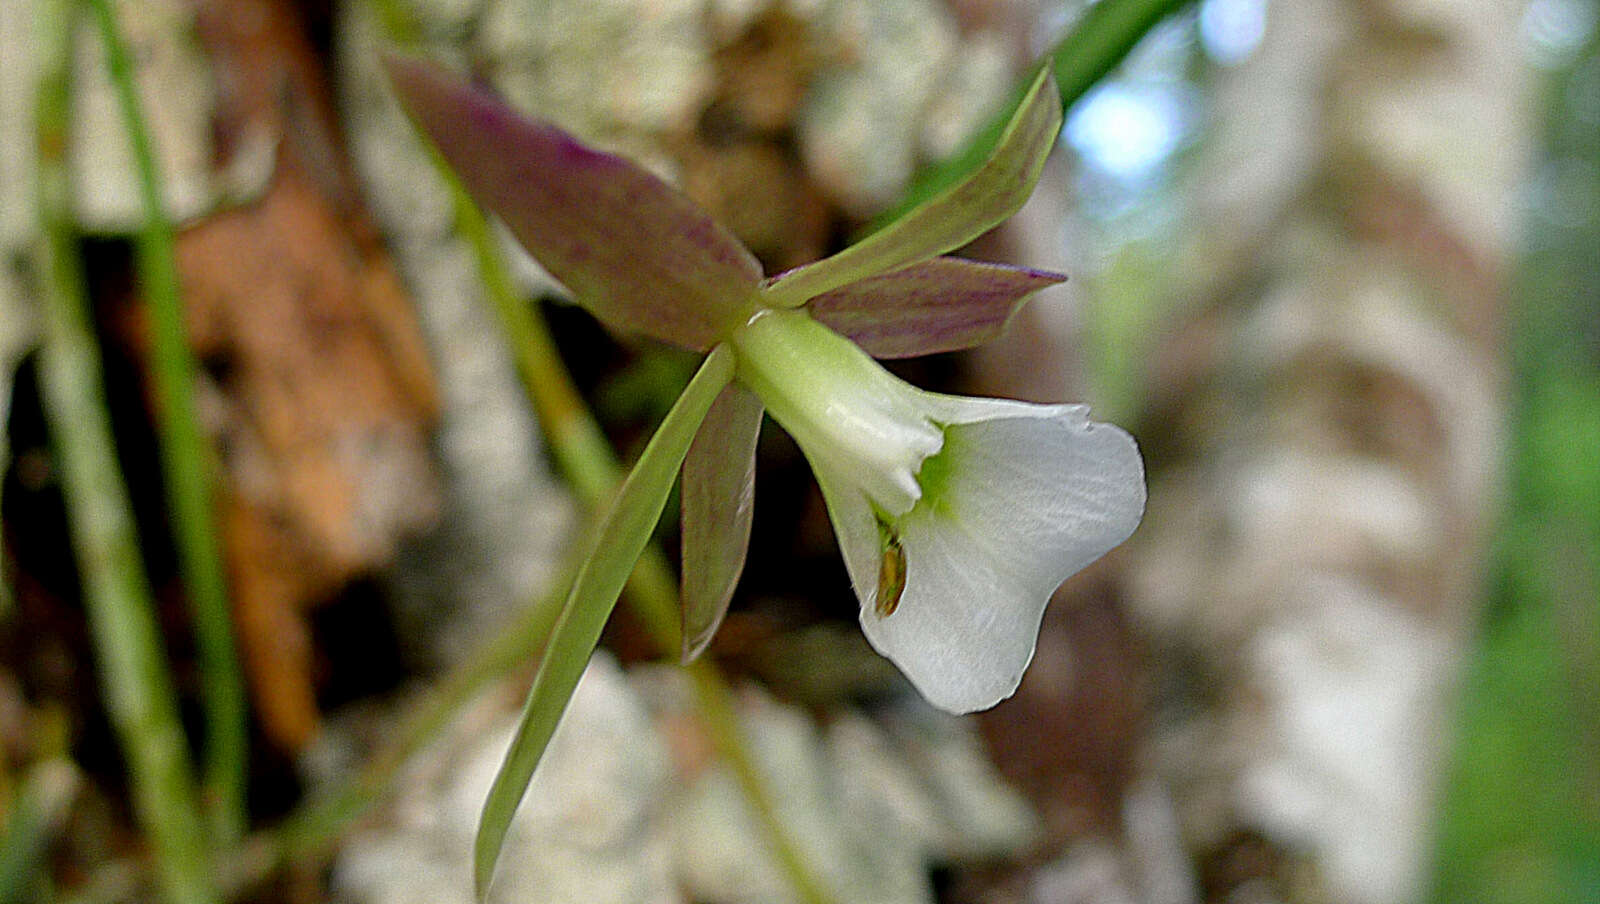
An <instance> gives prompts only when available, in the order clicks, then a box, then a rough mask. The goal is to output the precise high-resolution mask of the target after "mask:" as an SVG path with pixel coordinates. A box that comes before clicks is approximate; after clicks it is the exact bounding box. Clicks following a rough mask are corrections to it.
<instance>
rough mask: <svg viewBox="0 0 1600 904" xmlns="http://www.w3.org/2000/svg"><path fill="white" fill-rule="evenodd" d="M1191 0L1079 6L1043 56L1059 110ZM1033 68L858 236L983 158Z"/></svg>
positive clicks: (1120, 0) (1105, 0)
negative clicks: (981, 122)
mask: <svg viewBox="0 0 1600 904" xmlns="http://www.w3.org/2000/svg"><path fill="white" fill-rule="evenodd" d="M1189 2H1190V0H1100V2H1099V3H1096V4H1094V5H1093V6H1090V7H1089V8H1088V9H1086V10H1084V13H1083V17H1082V18H1081V19H1079V20H1078V22H1077V24H1076V25H1074V26H1073V28H1072V30H1071V31H1069V32H1067V34H1066V36H1065V37H1063V38H1062V39H1061V40H1060V41H1058V42H1056V45H1055V46H1054V47H1052V48H1051V49H1050V52H1049V53H1048V54H1047V55H1046V56H1047V58H1048V60H1049V65H1050V66H1051V67H1052V68H1053V69H1054V70H1055V77H1056V87H1057V88H1058V89H1059V90H1060V91H1061V106H1062V108H1063V109H1066V108H1069V107H1071V106H1072V105H1073V104H1074V103H1077V101H1078V99H1079V98H1081V97H1083V95H1084V94H1086V93H1088V91H1089V89H1090V88H1092V87H1094V86H1095V84H1096V83H1097V82H1099V81H1100V80H1101V79H1103V78H1105V77H1106V76H1107V75H1108V74H1110V72H1111V70H1112V69H1114V68H1116V66H1117V64H1118V63H1120V62H1122V58H1123V57H1125V56H1127V55H1128V51H1130V50H1132V49H1133V46H1134V45H1135V44H1137V43H1139V39H1140V38H1143V37H1144V36H1145V34H1146V33H1147V32H1149V31H1150V29H1152V28H1154V27H1155V25H1156V23H1157V22H1160V21H1161V20H1162V19H1164V18H1166V17H1167V16H1169V15H1171V14H1172V13H1174V12H1177V11H1178V10H1179V9H1182V8H1183V7H1184V6H1187V5H1188V4H1189ZM1038 71H1039V70H1038V69H1037V68H1035V69H1034V70H1032V72H1030V73H1029V77H1028V78H1026V79H1024V80H1023V81H1022V84H1021V85H1019V86H1018V88H1017V89H1016V91H1014V92H1013V93H1012V96H1011V100H1010V101H1008V102H1007V103H1006V104H1005V105H1004V106H1003V107H1002V108H1001V109H1000V110H999V111H997V112H996V113H995V115H994V118H992V119H990V120H989V122H988V123H987V124H986V125H985V126H984V127H983V128H982V129H979V130H978V131H977V132H976V133H974V134H973V135H972V137H971V138H969V139H968V140H967V143H966V144H965V145H963V146H962V148H961V150H960V151H957V152H956V153H955V154H953V155H951V156H950V157H949V158H948V159H945V160H942V161H940V162H938V163H935V164H933V165H931V166H929V167H928V168H927V169H925V170H923V171H922V172H920V173H918V174H917V176H916V177H915V178H914V179H913V180H912V182H911V187H910V188H908V189H906V193H905V196H904V197H902V198H901V199H900V201H899V202H898V203H896V204H895V205H894V206H893V207H891V208H889V209H888V210H886V211H884V212H883V213H882V214H880V215H878V216H877V217H876V218H874V219H873V221H872V222H871V223H869V224H868V225H867V228H866V229H864V230H862V234H863V235H867V234H870V233H872V232H876V231H877V230H878V229H881V228H882V227H884V226H886V225H888V224H889V223H892V222H894V221H895V220H896V219H898V218H899V217H900V216H901V215H902V214H904V213H905V212H906V211H908V210H910V209H911V208H913V207H916V206H917V205H918V204H921V203H922V202H923V201H926V200H927V199H929V198H931V197H933V196H934V195H936V194H938V193H939V192H941V191H943V190H944V189H946V188H948V187H950V186H951V185H953V184H955V182H956V180H958V179H960V178H961V177H962V176H963V175H965V174H966V173H967V172H968V171H970V170H971V169H973V168H974V167H976V166H978V165H979V164H980V163H982V162H983V160H984V158H986V157H988V156H989V152H990V151H992V150H993V149H994V146H995V143H996V142H997V141H999V139H1000V133H1001V132H1003V131H1005V126H1006V123H1007V122H1008V121H1010V119H1011V116H1012V114H1013V113H1015V112H1016V110H1017V106H1018V104H1020V103H1021V102H1022V98H1023V96H1024V95H1025V93H1026V91H1027V86H1028V85H1029V84H1030V83H1031V82H1032V81H1033V74H1034V73H1037V72H1038Z"/></svg>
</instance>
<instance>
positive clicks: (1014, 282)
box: [806, 257, 1067, 358]
mask: <svg viewBox="0 0 1600 904" xmlns="http://www.w3.org/2000/svg"><path fill="white" fill-rule="evenodd" d="M1066 279H1067V277H1066V276H1065V275H1064V274H1061V273H1052V272H1050V271H1048V270H1035V269H1033V268H1030V267H1013V266H1011V265H1009V264H992V263H986V262H983V261H969V260H965V259H963V258H958V257H935V258H931V259H929V260H925V261H922V262H920V263H916V264H912V265H911V266H909V267H905V268H903V269H900V270H896V271H894V272H893V273H885V274H883V275H881V276H869V277H867V278H866V279H861V280H857V281H855V282H853V283H850V284H849V285H846V286H842V287H840V288H838V289H834V290H833V291H831V292H826V293H824V294H822V295H819V296H817V297H816V298H813V299H811V301H810V302H809V303H807V305H806V309H807V310H809V311H810V312H811V315H812V316H813V317H815V318H816V319H817V320H818V321H819V322H820V323H822V324H823V325H825V326H827V327H828V328H830V329H832V330H833V331H834V332H837V333H841V334H843V335H844V336H845V338H847V339H849V340H850V341H852V342H854V343H856V344H857V345H859V346H861V347H862V348H863V349H865V350H866V352H867V354H869V355H871V356H872V357H874V358H911V357H915V356H917V355H932V354H937V353H939V352H951V351H960V350H962V349H967V348H972V347H974V346H978V345H982V344H983V343H985V342H988V341H990V340H992V339H995V338H997V337H998V336H999V335H1000V333H1001V331H1002V330H1004V329H1005V325H1006V323H1007V322H1008V321H1009V320H1010V319H1011V315H1013V314H1015V313H1016V312H1017V310H1018V309H1019V308H1021V307H1022V305H1023V304H1024V303H1025V302H1026V301H1027V300H1028V299H1029V298H1030V297H1031V296H1032V295H1033V293H1035V292H1037V291H1039V290H1040V289H1044V288H1048V287H1050V286H1053V285H1056V284H1058V283H1061V282H1064V281H1066Z"/></svg>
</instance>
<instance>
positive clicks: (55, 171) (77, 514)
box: [36, 0, 217, 904]
mask: <svg viewBox="0 0 1600 904" xmlns="http://www.w3.org/2000/svg"><path fill="white" fill-rule="evenodd" d="M36 9H37V11H38V15H39V23H40V25H41V26H43V27H42V28H41V29H40V30H41V32H42V33H43V35H44V40H42V41H41V42H40V44H39V45H37V46H38V47H39V54H40V61H41V66H40V83H39V96H38V113H37V115H38V120H37V129H38V132H37V141H38V168H39V170H38V204H39V222H40V230H41V233H42V240H41V243H40V263H41V267H40V275H41V285H42V288H43V291H42V293H41V295H42V306H43V311H42V313H43V318H44V336H45V341H44V345H43V348H42V350H41V352H40V359H39V364H40V384H41V389H42V391H43V395H44V399H45V403H46V404H45V413H46V417H47V419H48V421H49V424H50V432H51V435H52V438H53V440H54V443H55V447H56V454H57V459H58V461H59V463H60V468H61V483H62V491H63V495H64V496H65V502H66V507H67V522H68V526H69V528H70V530H71V533H72V542H73V548H74V551H75V552H76V554H77V560H78V569H79V573H80V576H81V579H82V583H83V596H84V606H85V609H86V612H87V615H88V620H89V628H90V632H91V638H92V640H93V644H94V650H95V655H96V660H97V664H98V668H99V678H100V683H101V686H102V687H103V688H104V696H105V703H106V708H107V710H108V712H109V715H110V717H111V723H112V726H113V728H114V729H115V730H116V732H117V736H118V740H119V741H120V742H121V744H122V748H123V752H124V755H125V756H126V758H127V763H128V772H129V781H130V784H131V786H132V792H133V802H134V808H135V812H136V813H137V814H138V817H139V821H140V822H141V823H142V824H143V826H144V828H145V830H146V831H147V832H148V833H149V838H150V842H151V847H152V854H153V855H154V858H155V861H156V868H157V872H158V873H159V875H160V878H161V882H162V885H163V887H164V890H165V893H166V898H167V899H168V900H169V901H172V902H175V904H206V902H212V901H216V900H217V897H216V892H215V889H214V888H213V886H212V878H211V870H210V866H211V863H210V857H209V850H208V846H207V843H206V837H205V831H204V822H203V821H202V819H201V818H200V812H201V811H200V807H199V802H198V800H197V796H196V793H195V787H194V778H193V773H192V766H191V764H190V762H189V757H188V742H187V739H186V738H185V737H184V733H183V727H182V725H181V724H180V723H179V721H178V706H177V699H176V694H175V693H174V690H173V683H172V676H171V675H170V674H169V672H168V670H167V663H166V656H165V651H164V650H163V646H162V639H161V630H160V626H159V625H158V623H157V620H156V613H155V604H154V601H153V599H152V598H151V594H150V587H149V582H148V579H147V577H146V575H145V571H144V565H143V562H142V561H141V559H140V556H139V540H138V536H137V534H136V531H135V528H134V521H133V513H132V511H131V507H130V505H129V502H128V490H127V486H126V485H125V484H124V482H123V479H122V472H121V470H120V468H119V466H118V464H117V461H116V457H115V449H116V444H115V438H114V436H113V434H112V431H111V423H110V417H109V416H108V413H107V409H106V403H105V394H104V390H103V389H102V374H101V369H100V348H99V343H98V341H97V340H96V338H95V335H94V327H93V323H92V319H91V317H90V310H89V298H88V293H87V291H86V289H85V286H84V277H83V267H82V262H81V260H80V259H79V256H78V248H77V241H78V236H77V231H76V227H75V225H74V223H73V220H72V213H71V210H72V206H71V203H72V185H71V175H70V172H69V166H68V162H67V135H68V122H69V115H70V113H69V106H70V83H71V69H70V66H71V58H72V57H71V44H72V26H73V21H74V17H73V15H72V13H73V11H74V10H75V9H76V6H75V4H74V3H73V2H71V0H48V2H42V3H40V4H38V5H37V7H36Z"/></svg>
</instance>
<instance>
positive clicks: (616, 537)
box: [472, 346, 734, 901]
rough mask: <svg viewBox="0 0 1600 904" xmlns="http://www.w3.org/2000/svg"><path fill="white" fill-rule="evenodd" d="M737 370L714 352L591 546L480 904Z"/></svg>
mask: <svg viewBox="0 0 1600 904" xmlns="http://www.w3.org/2000/svg"><path fill="white" fill-rule="evenodd" d="M733 371H734V356H733V351H732V350H731V349H729V348H728V347H727V346H718V347H716V348H714V349H712V352H711V354H710V356H708V357H707V358H706V361H705V363H704V364H702V365H701V367H700V370H699V372H698V373H696V374H695V377H694V379H693V380H692V381H690V383H689V386H688V388H686V389H685V390H684V391H683V395H682V396H681V397H679V399H678V401H677V403H676V404H675V405H673V406H672V410H671V411H669V412H668V413H667V417H666V419H665V420H664V421H662V422H661V426H660V427H659V428H658V429H657V430H656V434H655V436H653V437H651V439H650V443H649V444H648V445H647V446H646V447H645V450H644V454H642V455H641V456H640V457H639V462H638V464H636V465H635V466H634V468H633V471H632V472H631V473H630V474H629V475H628V478H627V480H625V481H623V484H622V488H621V490H620V491H618V494H617V498H616V501H615V502H614V503H613V504H612V507H611V510H610V511H609V512H608V513H607V514H606V517H605V520H604V521H603V522H602V524H601V525H600V529H599V530H598V531H597V532H596V533H595V535H594V537H593V539H592V540H591V552H590V554H589V558H588V559H587V560H586V561H585V562H584V564H583V567H582V568H581V569H580V570H579V572H578V576H577V578H576V579H575V580H574V581H573V584H572V590H571V591H570V592H569V593H568V594H567V601H566V604H565V606H563V608H562V611H561V614H560V616H559V617H558V618H557V620H556V625H555V629H554V631H553V632H552V633H551V636H550V642H549V645H548V646H547V647H546V648H545V654H544V659H543V660H542V661H541V662H540V664H539V671H538V673H537V674H536V675H535V676H534V679H533V687H532V688H530V689H529V691H528V700H527V704H526V705H525V706H524V707H523V712H522V718H521V721H520V722H519V723H518V724H517V730H516V735H515V737H514V738H513V739H512V742H511V747H510V749H509V750H508V751H507V752H506V758H505V761H504V762H503V763H502V764H501V766H500V771H499V773H498V774H497V775H496V776H495V780H494V784H493V786H492V787H491V788H490V789H489V796H488V798H487V799H486V800H485V802H484V806H483V815H482V817H481V818H480V819H479V822H478V835H477V839H476V840H475V842H474V845H473V857H472V860H473V879H474V885H475V887H476V889H477V896H478V899H479V900H480V901H481V900H484V899H485V896H486V895H487V894H488V891H489V883H490V880H491V879H493V878H494V868H495V864H496V862H497V861H498V860H499V858H500V849H501V848H502V847H503V846H504V844H505V839H506V834H507V832H509V831H510V828H511V820H512V818H513V817H514V816H515V815H516V811H517V805H518V804H520V803H521V801H522V796H523V793H524V792H525V791H526V790H527V788H528V783H529V782H530V781H532V779H533V773H534V770H535V769H536V768H538V765H539V760H540V759H541V758H542V757H543V756H544V751H545V748H546V747H547V746H549V743H550V737H551V735H553V734H554V733H555V729H556V724H557V723H558V722H559V721H560V719H561V714H562V713H563V712H564V711H565V710H566V707H567V701H569V700H570V699H571V698H572V693H573V691H574V690H576V689H577V686H578V680H579V679H580V678H582V677H583V671H584V668H585V666H587V665H588V662H589V654H590V653H592V652H593V651H594V648H595V645H596V644H598V643H599V641H600V632H601V630H602V629H603V628H604V627H605V624H606V621H607V619H609V618H610V616H611V610H612V608H613V607H614V606H615V605H616V602H617V598H618V596H620V595H621V593H622V586H623V584H625V583H626V582H627V580H628V575H629V574H630V573H631V572H632V570H633V566H634V563H635V562H636V561H637V560H638V558H639V555H640V553H641V552H643V550H644V548H645V545H646V544H647V543H649V541H650V534H651V532H652V531H653V530H654V529H655V525H656V522H657V521H658V520H660V518H661V512H662V509H664V508H665V507H666V503H667V496H668V494H669V493H670V492H671V490H672V482H673V479H674V478H675V477H676V475H677V473H678V468H679V467H680V466H681V465H682V464H683V459H684V456H686V455H687V454H688V452H689V445H690V443H691V442H692V441H693V440H694V437H695V434H696V432H697V431H698V429H699V427H700V424H701V422H702V421H704V420H705V417H706V414H707V413H708V412H709V411H710V410H711V406H712V403H713V402H714V401H715V400H716V398H717V396H718V395H719V394H720V393H721V392H722V389H723V387H725V386H727V385H728V382H729V381H730V380H731V379H732V378H733Z"/></svg>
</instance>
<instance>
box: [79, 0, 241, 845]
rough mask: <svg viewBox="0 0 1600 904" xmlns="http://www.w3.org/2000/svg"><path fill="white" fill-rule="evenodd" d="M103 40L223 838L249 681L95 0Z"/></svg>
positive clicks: (152, 227) (113, 45) (160, 242)
mask: <svg viewBox="0 0 1600 904" xmlns="http://www.w3.org/2000/svg"><path fill="white" fill-rule="evenodd" d="M88 2H89V8H90V9H91V10H92V11H93V13H94V20H95V24H96V26H97V27H98V30H99V32H100V40H101V43H102V44H103V45H104V46H105V54H106V65H107V68H108V69H109V71H110V75H111V83H112V85H113V87H114V88H115V89H116V94H117V103H118V106H120V107H121V109H122V120H123V124H124V126H125V127H126V128H127V130H128V139H129V142H130V143H131V145H132V150H133V162H134V168H135V170H136V171H137V174H138V181H139V200H140V204H141V206H142V207H143V209H144V225H143V228H142V229H141V230H140V232H139V236H138V242H137V250H138V268H139V282H140V285H141V288H142V289H143V293H144V297H145V302H146V304H147V305H148V306H149V307H148V310H149V312H150V326H151V330H150V336H151V362H150V363H151V373H152V378H153V382H154V386H155V395H156V406H155V407H156V423H157V428H158V437H159V439H160V444H161V464H162V477H163V478H164V480H165V483H166V493H167V504H168V506H169V508H170V509H171V512H172V523H173V531H174V541H175V544H176V546H177V554H178V566H179V570H180V572H181V574H182V576H183V585H184V589H185V590H186V591H187V595H188V598H189V605H190V608H191V611H192V614H193V618H194V631H195V642H196V646H197V647H198V656H199V668H200V678H201V680H200V698H201V703H202V705H203V706H204V708H205V725H206V743H205V766H204V771H203V780H202V785H201V787H202V791H203V800H204V802H205V805H206V807H207V811H208V815H209V816H210V817H211V828H212V831H213V832H214V834H215V836H216V839H217V841H218V842H219V843H227V842H232V841H234V840H236V839H237V838H238V837H239V835H240V834H241V833H242V831H243V829H244V823H245V803H244V785H245V763H246V759H247V747H248V740H249V736H248V730H247V726H246V722H245V692H244V678H243V675H242V673H241V671H240V668H239V657H238V654H237V651H236V650H235V648H234V638H233V619H232V617H231V616H232V613H231V611H230V609H229V606H228V591H227V581H226V578H225V577H224V571H223V566H222V554H221V552H220V550H219V548H218V544H217V532H216V525H215V513H214V510H213V508H212V504H211V487H210V467H209V465H210V455H209V450H208V448H207V446H206V441H205V438H204V436H203V435H202V432H201V429H200V418H199V414H198V413H197V412H196V409H195V399H194V385H195V373H196V370H197V368H196V365H195V360H194V354H193V353H192V352H191V351H190V349H189V345H188V341H187V338H186V336H185V333H184V324H183V301H182V299H181V297H180V295H179V291H178V264H177V257H176V252H175V251H174V247H173V236H172V223H171V222H170V221H169V220H168V218H167V214H166V210H165V207H164V205H163V202H162V193H161V176H160V173H159V172H158V170H157V167H156V161H155V154H154V152H153V151H152V149H151V141H150V134H149V129H148V128H147V126H146V124H145V118H144V113H143V111H142V110H141V108H140V104H139V96H138V92H137V91H136V90H135V87H134V81H133V71H132V66H131V65H130V64H129V61H128V51H127V48H126V46H125V43H124V41H123V39H122V35H121V32H120V30H119V28H118V26H117V20H116V14H115V12H114V11H113V10H112V7H111V3H110V0H88Z"/></svg>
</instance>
